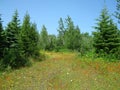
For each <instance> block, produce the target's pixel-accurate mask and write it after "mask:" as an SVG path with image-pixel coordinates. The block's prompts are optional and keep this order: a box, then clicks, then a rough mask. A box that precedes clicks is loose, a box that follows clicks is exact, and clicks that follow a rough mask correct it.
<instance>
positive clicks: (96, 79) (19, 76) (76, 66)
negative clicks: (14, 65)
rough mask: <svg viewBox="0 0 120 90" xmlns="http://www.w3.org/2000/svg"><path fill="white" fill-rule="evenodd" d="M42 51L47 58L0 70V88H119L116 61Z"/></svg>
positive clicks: (38, 89) (114, 89)
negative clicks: (23, 66)
mask: <svg viewBox="0 0 120 90" xmlns="http://www.w3.org/2000/svg"><path fill="white" fill-rule="evenodd" d="M45 54H46V55H47V59H46V60H45V61H42V62H36V63H34V64H33V66H32V67H29V68H28V67H26V68H22V69H20V70H16V71H13V72H10V73H3V74H2V75H1V76H0V90H120V69H118V68H120V67H119V66H120V63H118V64H114V63H103V62H97V61H96V62H93V61H89V62H88V60H85V61H82V60H80V58H76V54H75V53H55V52H45ZM82 59H86V58H82ZM86 61H87V62H86Z"/></svg>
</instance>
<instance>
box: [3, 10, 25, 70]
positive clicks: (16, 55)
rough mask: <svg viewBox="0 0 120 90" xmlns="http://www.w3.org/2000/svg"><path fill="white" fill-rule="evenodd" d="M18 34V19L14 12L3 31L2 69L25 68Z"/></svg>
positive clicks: (16, 13)
mask: <svg viewBox="0 0 120 90" xmlns="http://www.w3.org/2000/svg"><path fill="white" fill-rule="evenodd" d="M19 32H20V20H19V19H18V12H17V10H16V11H15V13H14V15H13V17H12V20H11V22H9V23H8V26H7V28H6V30H5V37H6V46H5V52H4V57H3V61H2V64H3V68H7V67H11V68H19V67H21V66H25V62H26V61H25V57H24V55H23V53H22V50H21V45H20V42H19V41H20V37H19Z"/></svg>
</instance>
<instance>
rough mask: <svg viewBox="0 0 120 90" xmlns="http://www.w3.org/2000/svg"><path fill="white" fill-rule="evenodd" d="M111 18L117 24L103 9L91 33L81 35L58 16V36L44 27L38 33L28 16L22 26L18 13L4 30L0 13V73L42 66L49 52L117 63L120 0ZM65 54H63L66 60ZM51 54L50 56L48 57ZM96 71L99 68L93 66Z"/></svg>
mask: <svg viewBox="0 0 120 90" xmlns="http://www.w3.org/2000/svg"><path fill="white" fill-rule="evenodd" d="M113 17H115V18H116V19H117V20H118V23H117V24H116V23H115V22H114V20H113V19H112V17H111V14H109V10H108V8H107V7H106V6H104V7H103V9H102V10H101V13H100V15H99V17H98V18H97V19H96V21H95V22H96V25H95V26H94V27H93V28H94V29H95V31H94V32H92V34H89V33H87V32H86V33H81V30H80V27H79V26H78V25H75V24H74V21H73V20H72V18H71V17H70V16H66V18H65V19H63V18H62V17H60V19H59V20H58V28H57V32H58V35H54V34H49V33H48V31H47V27H46V26H45V25H43V26H42V28H41V32H39V30H38V29H37V24H36V23H33V22H31V18H30V15H29V14H28V13H26V14H25V15H24V19H23V20H22V23H21V20H20V19H19V11H17V10H15V12H14V13H13V16H12V18H11V21H10V22H8V24H7V25H6V27H3V24H2V22H4V20H2V14H0V72H1V73H3V72H8V71H11V70H12V71H13V72H14V70H19V69H21V68H25V67H28V66H30V67H32V65H33V64H34V63H35V62H38V61H41V62H40V63H42V62H44V60H45V61H47V60H46V59H48V56H49V55H50V54H49V53H50V52H51V53H53V54H54V55H56V53H60V55H61V57H63V56H64V54H63V56H62V53H65V52H67V54H69V55H68V57H70V58H73V57H74V55H73V53H77V55H78V57H77V58H79V59H81V58H85V57H86V58H89V59H93V62H94V60H97V59H102V60H103V61H104V62H107V63H110V65H111V63H117V64H119V60H120V29H119V26H120V0H117V5H116V11H115V12H114V14H113ZM67 54H65V55H66V56H65V57H66V58H67ZM54 55H52V54H51V55H50V56H54ZM70 55H71V56H70ZM72 55H73V56H72ZM50 56H49V57H50ZM56 57H57V55H56ZM31 59H32V60H31ZM89 59H88V61H89ZM88 61H87V60H86V61H85V62H87V63H88ZM71 62H73V61H71ZM81 62H82V61H81ZM83 62H84V61H83ZM83 62H82V63H83ZM91 62H92V61H91ZM54 63H55V62H54ZM89 64H90V63H89ZM97 64H98V62H97ZM90 65H92V64H90ZM95 65H96V64H95ZM106 65H107V64H106ZM41 66H42V65H41ZM41 66H40V67H39V68H41ZM118 66H119V65H118ZM66 67H67V66H66ZM73 67H74V66H73ZM84 67H86V66H85V65H83V66H82V68H83V69H84ZM93 67H94V64H93ZM100 67H102V66H100ZM106 67H107V66H106ZM95 68H98V67H96V66H95ZM116 68H117V67H116ZM48 71H49V70H48ZM67 74H69V73H67ZM118 77H119V76H118ZM0 80H1V79H0ZM71 82H72V80H71ZM104 83H105V82H104ZM54 85H55V83H54ZM73 86H74V85H73ZM4 88H5V87H4ZM7 89H8V88H7ZM7 89H4V90H7ZM117 89H118V88H117ZM42 90H44V89H42ZM48 90H49V89H48ZM69 90H71V89H69ZM85 90H89V89H85ZM92 90H93V89H92ZM110 90H111V89H110Z"/></svg>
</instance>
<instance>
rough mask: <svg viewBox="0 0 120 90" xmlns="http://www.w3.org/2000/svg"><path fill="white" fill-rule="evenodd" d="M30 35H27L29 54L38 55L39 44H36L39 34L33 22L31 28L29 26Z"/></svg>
mask: <svg viewBox="0 0 120 90" xmlns="http://www.w3.org/2000/svg"><path fill="white" fill-rule="evenodd" d="M29 32H30V35H29V39H30V42H31V43H30V49H31V50H30V51H31V52H29V54H31V56H36V55H37V56H39V46H38V42H39V34H38V31H37V27H36V24H35V23H33V24H31V28H30V31H29Z"/></svg>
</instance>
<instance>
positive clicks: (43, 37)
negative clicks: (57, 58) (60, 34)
mask: <svg viewBox="0 0 120 90" xmlns="http://www.w3.org/2000/svg"><path fill="white" fill-rule="evenodd" d="M40 47H41V49H43V50H47V48H48V32H47V29H46V27H45V25H43V26H42V31H41V33H40Z"/></svg>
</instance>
